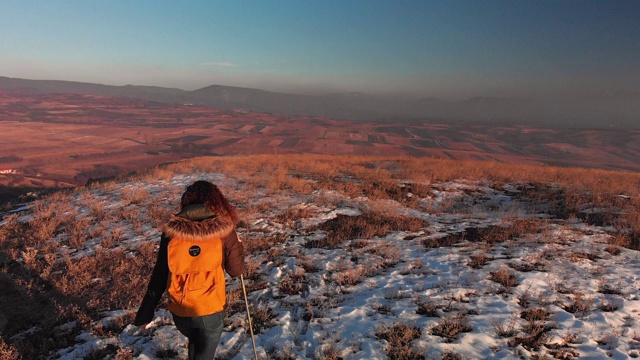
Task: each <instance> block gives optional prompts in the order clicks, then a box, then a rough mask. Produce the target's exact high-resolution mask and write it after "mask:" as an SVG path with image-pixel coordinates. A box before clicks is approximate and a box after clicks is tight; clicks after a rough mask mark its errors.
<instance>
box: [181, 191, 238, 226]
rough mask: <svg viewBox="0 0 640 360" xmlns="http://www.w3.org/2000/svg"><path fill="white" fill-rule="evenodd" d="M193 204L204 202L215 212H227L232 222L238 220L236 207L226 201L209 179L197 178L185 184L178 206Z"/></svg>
mask: <svg viewBox="0 0 640 360" xmlns="http://www.w3.org/2000/svg"><path fill="white" fill-rule="evenodd" d="M193 204H204V205H205V206H206V207H207V208H208V209H209V210H211V211H213V212H215V213H219V214H220V213H227V214H228V215H229V216H231V218H232V219H233V223H234V224H235V223H237V222H238V220H239V219H238V212H237V210H236V208H235V207H234V206H233V205H231V204H230V203H229V201H227V198H225V197H224V195H222V192H221V191H220V189H218V187H217V186H216V185H214V184H213V183H211V182H209V181H206V180H198V181H196V182H194V183H193V184H191V185H189V186H187V190H185V192H184V194H182V198H181V199H180V206H181V207H182V208H184V207H186V206H189V205H193Z"/></svg>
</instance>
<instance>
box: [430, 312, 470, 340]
mask: <svg viewBox="0 0 640 360" xmlns="http://www.w3.org/2000/svg"><path fill="white" fill-rule="evenodd" d="M472 330H473V328H472V327H471V325H470V324H469V322H468V321H467V319H466V317H465V316H464V314H463V313H458V314H456V315H454V316H446V317H444V318H443V319H442V320H441V321H440V322H439V323H437V324H436V325H434V326H432V327H431V329H430V330H429V332H430V333H431V334H432V335H436V336H440V337H443V338H445V339H447V341H449V342H451V341H453V340H455V339H456V337H457V336H458V334H460V333H464V332H471V331H472Z"/></svg>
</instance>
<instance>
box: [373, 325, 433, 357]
mask: <svg viewBox="0 0 640 360" xmlns="http://www.w3.org/2000/svg"><path fill="white" fill-rule="evenodd" d="M420 336H422V331H421V330H420V328H418V327H414V326H411V325H408V324H405V323H394V324H392V325H389V326H384V325H383V326H380V327H379V328H378V329H376V337H377V338H378V339H382V340H385V341H386V342H387V345H386V346H385V348H384V350H385V352H386V354H387V356H388V357H389V358H390V359H402V360H422V359H424V355H422V353H423V352H424V350H423V351H420V350H416V349H415V348H414V347H413V345H412V342H413V340H415V339H419V338H420Z"/></svg>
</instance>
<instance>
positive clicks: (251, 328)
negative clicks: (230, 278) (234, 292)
mask: <svg viewBox="0 0 640 360" xmlns="http://www.w3.org/2000/svg"><path fill="white" fill-rule="evenodd" d="M240 282H241V283H242V292H243V293H244V304H245V305H246V307H247V319H248V320H249V331H250V332H251V343H252V344H253V355H254V357H255V360H258V350H256V339H255V337H254V336H253V324H252V323H251V312H249V299H248V298H247V288H245V286H244V276H242V274H240Z"/></svg>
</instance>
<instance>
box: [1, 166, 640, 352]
mask: <svg viewBox="0 0 640 360" xmlns="http://www.w3.org/2000/svg"><path fill="white" fill-rule="evenodd" d="M199 179H206V180H210V181H213V182H214V183H216V184H218V185H219V186H220V188H221V190H222V191H223V192H224V193H225V194H227V196H228V198H229V199H230V200H231V201H232V203H233V204H235V205H236V206H237V207H238V209H239V210H240V213H241V217H242V221H241V223H240V224H239V227H238V231H239V234H240V236H241V238H242V240H243V242H244V244H245V247H246V253H247V259H246V262H247V270H246V273H245V278H246V281H247V287H248V291H249V299H250V303H251V306H252V313H253V321H254V326H255V331H256V344H257V346H258V349H257V350H258V353H259V354H260V356H261V358H265V359H365V358H366V359H387V358H391V359H397V358H403V359H486V358H503V359H522V358H524V359H541V358H558V359H560V358H561V359H569V358H613V359H625V358H628V357H631V358H637V357H639V356H640V332H638V330H637V329H638V326H637V323H638V314H639V312H640V288H638V280H639V279H640V267H639V264H640V261H639V260H640V253H639V252H638V250H639V249H640V228H639V227H638V224H640V221H638V220H639V219H638V212H637V209H638V208H639V206H640V188H638V184H639V183H640V175H638V174H637V173H632V172H624V171H605V170H594V169H591V170H589V169H577V168H576V169H566V168H558V167H552V166H540V165H514V164H506V165H505V164H499V163H496V162H481V161H471V160H468V161H453V160H444V159H428V158H408V157H354V156H351V157H344V156H319V155H288V156H282V155H280V156H274V155H269V156H247V157H245V156H233V157H207V158H198V159H193V160H187V161H182V162H180V163H177V164H173V165H167V166H162V167H159V168H156V169H152V170H150V171H146V172H143V173H140V174H136V175H131V176H128V177H121V178H116V179H113V180H109V181H105V182H96V183H93V184H91V185H89V186H86V187H85V186H80V187H76V188H74V189H69V190H66V191H61V192H58V193H55V194H52V195H49V196H46V197H43V198H42V199H39V200H37V201H35V202H33V203H29V204H26V206H25V207H24V208H22V209H20V211H18V212H16V213H14V214H12V215H9V216H7V217H5V218H4V219H3V220H2V223H1V225H0V241H1V243H0V246H1V248H2V249H3V250H2V253H1V255H2V256H1V259H2V261H1V262H0V264H1V265H2V268H1V269H2V271H1V272H0V281H1V282H2V287H3V289H4V290H3V294H2V306H1V307H0V315H1V317H0V318H1V319H2V322H1V324H2V327H1V331H2V343H0V355H2V357H3V359H5V358H6V359H13V358H17V357H18V356H21V357H22V358H24V359H43V358H48V359H78V358H87V359H103V358H112V359H113V358H115V359H156V358H165V359H178V358H184V357H185V355H186V349H185V348H184V345H185V339H184V338H183V337H182V336H181V335H180V334H179V333H178V332H177V331H176V330H175V328H174V327H173V326H172V325H171V320H170V316H169V315H168V314H167V313H166V312H165V311H164V310H162V309H159V310H158V311H157V313H156V318H155V319H154V321H153V322H152V325H151V327H150V329H149V330H147V331H140V330H139V329H137V328H135V327H133V326H132V325H131V324H130V323H131V321H132V320H133V315H134V313H135V310H136V307H137V306H138V304H139V303H140V300H141V297H142V295H143V293H144V290H145V287H146V282H147V280H148V276H149V274H150V271H151V267H152V266H153V262H154V259H155V251H156V248H157V244H158V242H159V237H160V233H159V227H160V225H161V224H162V223H163V221H164V220H166V218H167V217H168V215H169V214H171V213H174V212H176V211H177V206H178V199H179V196H180V194H181V193H182V192H183V191H184V188H185V187H186V186H187V185H188V184H190V183H192V182H193V181H195V180H199ZM228 302H229V304H228V307H227V310H226V311H227V315H228V317H227V320H226V321H225V328H224V333H223V337H222V340H221V345H220V347H219V351H218V354H217V355H218V358H220V359H247V358H251V357H252V356H253V350H252V348H251V341H250V338H249V335H248V325H247V322H246V320H245V311H244V303H243V301H242V292H241V290H240V284H239V283H238V281H237V280H230V282H229V287H228Z"/></svg>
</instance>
